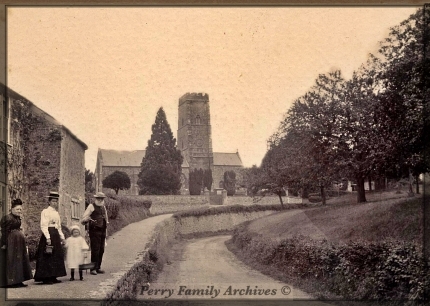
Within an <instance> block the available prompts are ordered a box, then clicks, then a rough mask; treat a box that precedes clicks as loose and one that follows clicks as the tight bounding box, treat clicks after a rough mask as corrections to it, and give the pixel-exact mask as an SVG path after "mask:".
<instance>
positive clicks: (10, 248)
mask: <svg viewBox="0 0 430 306" xmlns="http://www.w3.org/2000/svg"><path fill="white" fill-rule="evenodd" d="M1 257H2V260H1V261H2V265H3V266H2V268H4V270H3V271H4V272H5V273H4V276H3V277H4V278H3V277H2V278H3V279H2V281H1V283H2V286H4V285H9V286H10V285H15V284H19V283H22V282H24V281H26V280H29V279H32V278H33V275H32V273H31V267H30V260H29V259H28V253H27V248H26V246H25V237H24V235H23V234H22V232H21V231H19V230H13V231H11V232H10V233H9V235H8V237H7V249H6V250H2V254H1ZM2 274H3V273H2Z"/></svg>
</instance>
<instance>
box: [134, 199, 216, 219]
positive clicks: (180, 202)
mask: <svg viewBox="0 0 430 306" xmlns="http://www.w3.org/2000/svg"><path fill="white" fill-rule="evenodd" d="M126 197H128V198H131V199H139V200H149V201H151V202H152V206H151V209H150V212H151V214H153V215H158V214H165V213H171V212H178V211H184V210H189V209H194V208H200V207H204V206H208V205H209V199H208V197H207V196H205V195H197V196H190V195H138V196H129V195H128V196H126Z"/></svg>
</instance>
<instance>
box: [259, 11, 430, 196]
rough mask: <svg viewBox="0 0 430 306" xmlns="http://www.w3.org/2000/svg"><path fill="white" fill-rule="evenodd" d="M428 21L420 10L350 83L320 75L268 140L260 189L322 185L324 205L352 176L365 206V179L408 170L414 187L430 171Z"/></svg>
mask: <svg viewBox="0 0 430 306" xmlns="http://www.w3.org/2000/svg"><path fill="white" fill-rule="evenodd" d="M422 16H423V10H421V9H420V10H418V11H417V12H416V13H415V14H413V15H411V16H410V17H409V18H408V19H407V20H405V21H403V22H402V23H401V24H399V25H398V26H395V27H393V28H392V29H390V33H389V36H388V37H387V38H386V39H385V40H384V41H383V42H381V48H380V50H379V51H378V53H376V54H375V55H370V57H369V60H368V61H367V62H366V63H365V64H363V65H362V66H361V67H360V68H359V69H358V70H357V71H355V72H354V73H353V76H352V78H351V79H350V80H345V79H344V78H343V77H342V76H341V72H340V71H332V72H330V73H327V74H320V75H319V76H318V78H317V79H316V81H315V85H314V86H312V87H311V88H310V89H309V90H308V91H307V92H306V93H305V94H304V95H302V96H301V97H299V98H298V99H296V100H295V101H294V103H293V105H292V107H291V108H290V109H289V110H288V111H287V113H286V114H285V117H284V119H283V121H282V122H281V124H280V126H279V128H278V130H277V131H276V132H275V133H274V134H273V135H272V137H271V138H270V139H269V150H268V152H267V154H266V156H265V158H264V159H263V163H262V170H263V171H262V175H263V179H260V181H259V183H260V185H261V186H263V185H267V186H270V189H272V192H273V191H274V193H276V191H278V192H280V190H281V189H283V188H285V187H286V186H288V187H290V186H295V188H297V187H299V188H302V192H303V194H305V193H306V190H307V189H308V188H312V187H319V188H320V193H321V197H322V200H323V203H324V202H325V198H326V195H325V188H327V187H328V186H330V184H331V183H332V182H333V181H335V180H336V181H338V180H339V179H340V178H343V177H346V178H348V179H349V180H354V181H355V182H356V184H357V202H358V203H360V202H366V196H365V190H364V181H365V179H366V178H369V177H374V178H380V177H383V176H386V175H389V174H390V173H401V172H403V173H405V172H406V173H408V174H407V176H409V177H410V182H412V176H415V177H416V176H418V174H419V173H423V172H426V171H428V170H429V169H430V161H428V160H426V158H425V157H426V154H425V153H426V152H427V151H426V150H427V146H426V144H427V143H428V141H429V140H430V139H429V136H428V135H427V134H428V133H427V134H426V133H424V128H425V127H426V126H429V122H430V120H429V119H430V116H429V111H428V109H426V108H425V107H424V106H425V105H424V102H425V99H424V95H425V94H426V89H425V87H424V81H425V78H424V77H425V73H423V71H424V70H423V69H424V66H425V65H426V63H427V65H428V60H427V62H426V59H425V58H424V56H423V52H422V50H423V49H424V46H425V45H426V44H428V39H429V37H428V35H427V36H424V37H423V33H424V32H425V31H424V24H425V23H424V22H423V18H422ZM423 44H424V45H423ZM427 93H428V92H427ZM404 169H407V171H404ZM400 170H402V171H400ZM410 192H412V188H411V189H410Z"/></svg>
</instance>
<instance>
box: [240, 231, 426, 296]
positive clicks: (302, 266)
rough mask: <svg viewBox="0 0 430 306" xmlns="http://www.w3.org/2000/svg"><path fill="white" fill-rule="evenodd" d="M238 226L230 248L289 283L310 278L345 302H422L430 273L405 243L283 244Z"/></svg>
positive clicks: (414, 249)
mask: <svg viewBox="0 0 430 306" xmlns="http://www.w3.org/2000/svg"><path fill="white" fill-rule="evenodd" d="M246 226H247V225H246V224H244V225H242V226H240V227H238V228H237V229H236V230H235V232H234V234H233V236H232V243H233V244H234V245H235V246H236V247H237V248H238V249H239V251H240V252H242V253H243V254H244V255H245V256H249V257H251V258H252V259H253V260H255V261H257V262H258V263H260V264H262V265H267V266H272V267H273V268H274V269H276V270H279V271H282V272H283V274H284V275H285V277H287V278H289V279H296V280H297V279H303V278H305V279H308V280H309V281H310V282H312V283H314V284H317V285H318V286H320V288H323V290H326V291H328V292H331V293H332V294H335V295H337V296H342V297H343V298H344V299H357V300H367V299H372V300H393V299H408V300H423V299H424V297H425V290H426V288H429V286H430V270H429V267H428V266H427V264H426V262H425V260H424V256H423V254H422V253H421V251H420V250H419V249H418V248H417V247H416V246H415V245H413V244H410V243H406V242H398V241H392V242H381V243H377V244H375V243H373V244H368V243H366V242H350V243H348V244H344V245H340V244H334V243H331V242H328V241H326V240H323V241H315V240H312V239H310V238H307V237H302V236H300V237H293V238H290V239H285V240H282V241H280V242H276V241H273V242H271V241H268V239H266V238H264V237H263V236H262V235H259V234H256V233H250V232H247V231H246Z"/></svg>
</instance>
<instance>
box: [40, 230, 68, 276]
mask: <svg viewBox="0 0 430 306" xmlns="http://www.w3.org/2000/svg"><path fill="white" fill-rule="evenodd" d="M48 230H49V235H50V236H51V245H52V246H53V247H54V249H53V251H52V254H46V253H45V248H46V237H45V235H43V234H42V237H40V241H39V246H38V247H37V257H36V273H35V274H34V281H36V282H41V281H44V280H50V279H52V278H55V277H60V276H66V275H67V273H66V267H65V265H64V251H63V246H62V245H61V238H60V234H59V233H58V230H57V229H56V228H54V227H48Z"/></svg>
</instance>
